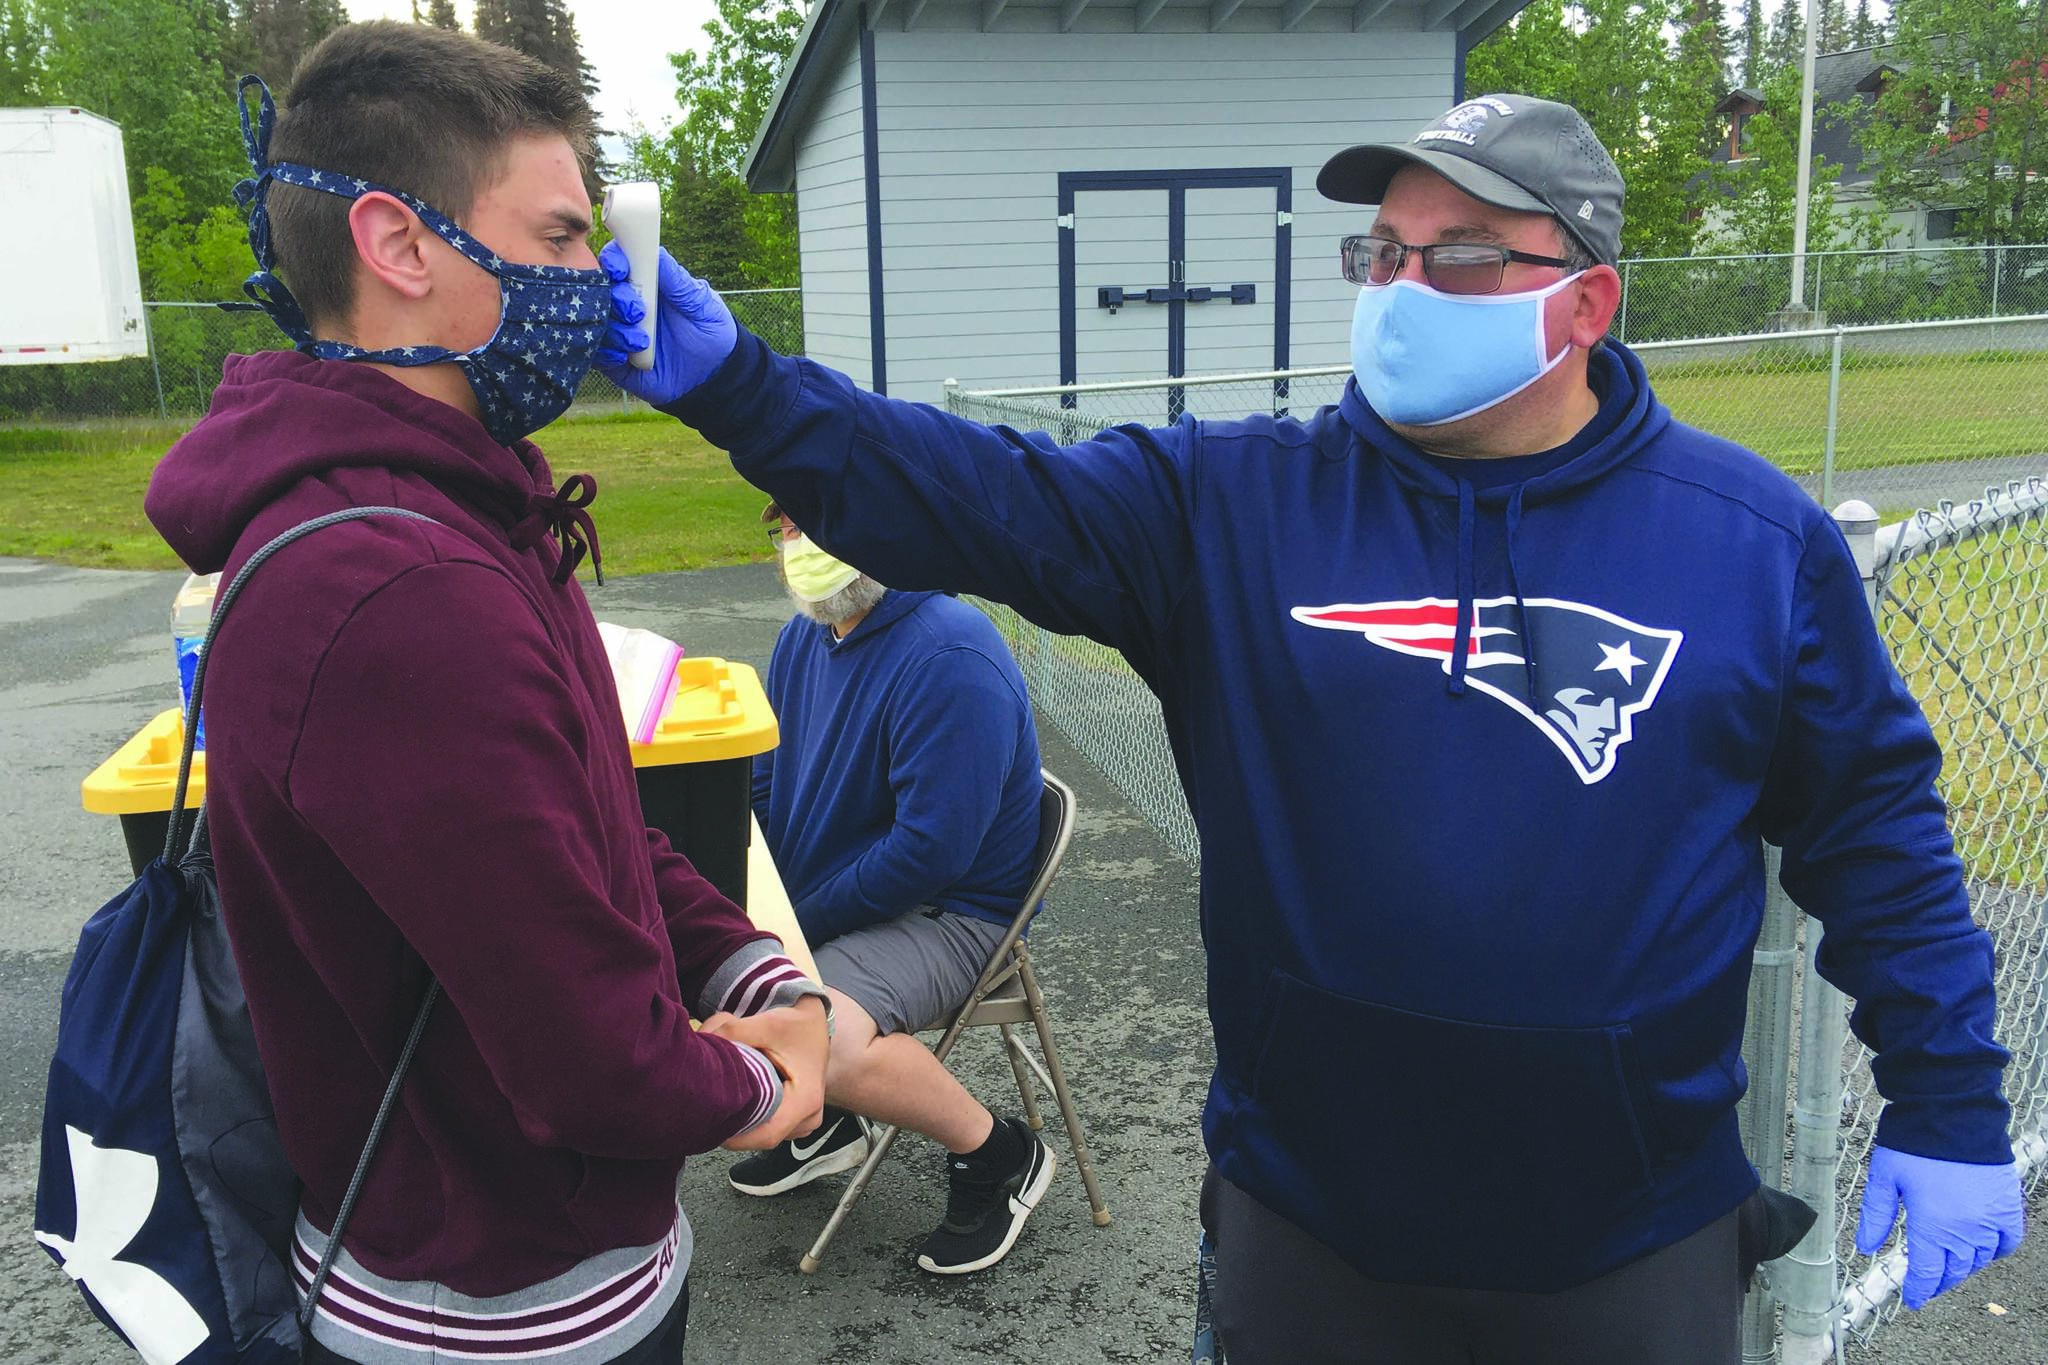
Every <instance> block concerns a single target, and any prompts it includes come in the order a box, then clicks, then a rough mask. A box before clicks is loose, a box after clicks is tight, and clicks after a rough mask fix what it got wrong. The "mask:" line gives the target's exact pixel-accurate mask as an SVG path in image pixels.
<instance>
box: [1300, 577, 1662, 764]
mask: <svg viewBox="0 0 2048 1365" xmlns="http://www.w3.org/2000/svg"><path fill="white" fill-rule="evenodd" d="M1524 605H1525V606H1527V608H1528V618H1527V619H1528V629H1529V634H1530V635H1531V636H1533V637H1534V640H1535V647H1536V662H1537V687H1538V689H1539V691H1540V693H1541V695H1540V696H1537V697H1533V698H1532V697H1531V696H1530V695H1529V670H1528V660H1527V658H1526V656H1525V654H1524V652H1523V649H1524V642H1523V638H1522V631H1521V629H1520V628H1519V626H1518V624H1517V613H1516V611H1515V599H1514V598H1512V597H1488V598H1481V599H1480V600H1478V601H1476V602H1474V603H1473V604H1472V607H1473V613H1472V614H1473V621H1472V634H1471V640H1470V642H1469V644H1468V646H1467V649H1466V655H1465V682H1466V685H1467V686H1470V687H1472V688H1475V689H1476V690H1478V691H1480V692H1484V693H1485V694H1486V695H1487V696H1489V697H1492V698H1494V699H1495V700H1496V701H1499V702H1501V703H1503V704H1504V705H1506V706H1507V707H1508V708H1509V709H1510V710H1512V711H1514V712H1515V714H1517V715H1519V716H1521V717H1522V718H1523V719H1524V720H1526V721H1528V722H1529V723H1530V724H1531V725H1534V726H1535V727H1536V729H1537V731H1538V732H1539V733H1541V734H1542V735H1543V737H1544V738H1545V739H1547V740H1549V741H1550V742H1551V743H1552V744H1554V745H1556V746H1557V751H1558V752H1559V753H1561V754H1563V755H1564V756H1565V759H1566V761H1568V762H1569V763H1570V764H1571V765H1572V770H1573V771H1574V772H1576V773H1577V774H1578V775H1579V780H1580V781H1581V782H1584V783H1586V784H1587V785H1588V786H1591V785H1592V784H1593V783H1595V782H1598V781H1599V780H1600V779H1601V778H1603V777H1605V776H1607V774H1609V773H1611V772H1613V771H1614V760H1615V755H1616V753H1617V752H1618V751H1619V750H1620V748H1621V746H1622V745H1624V744H1626V743H1628V742H1629V740H1630V739H1632V738H1633V737H1634V734H1635V724H1634V721H1635V717H1636V716H1637V715H1639V714H1640V713H1642V712H1644V711H1647V710H1649V709H1650V707H1651V706H1652V705H1653V704H1654V703H1655V702H1656V700H1657V693H1658V691H1659V689H1661V688H1662V687H1663V686H1664V679H1665V677H1666V676H1667V675H1668V674H1669V673H1670V672H1671V662H1672V660H1673V659H1675V658H1677V657H1678V647H1679V645H1681V644H1682V643H1684V640H1685V633H1684V632H1683V631H1677V630H1660V629H1658V628H1657V627H1655V626H1643V625H1638V624H1636V623H1635V622H1634V621H1630V620H1627V619H1625V618H1623V617H1620V616H1616V615H1615V614H1614V613H1613V612H1609V611H1602V610H1601V609H1600V608H1598V607H1589V606H1587V605H1586V604H1585V603H1583V602H1566V601H1562V600H1560V599H1558V598H1554V597H1531V598H1527V599H1525V602H1524ZM1292 615H1293V617H1294V619H1295V620H1297V621H1299V622H1301V623H1302V624H1303V625H1305V626H1319V627H1321V628H1323V629H1325V630H1351V631H1357V632H1358V633H1359V634H1361V635H1363V636H1364V637H1365V638H1366V640H1367V641H1368V642H1370V643H1372V644H1375V645H1378V646H1379V647H1380V648H1381V649H1390V650H1393V651H1394V652H1395V653H1397V654H1409V655H1413V656H1414V657H1416V658H1418V659H1429V660H1433V661H1434V662H1435V663H1436V664H1437V665H1438V667H1440V668H1441V669H1442V670H1443V671H1444V672H1445V673H1449V672H1450V671H1451V649H1452V644H1453V641H1454V639H1455V638H1456V634H1457V628H1458V604H1457V603H1456V602H1454V601H1451V600H1448V599H1446V598H1441V597H1421V598H1416V599H1414V600H1412V601H1407V602H1338V603H1334V604H1332V605H1330V606H1327V607H1296V608H1294V610H1293V612H1292Z"/></svg>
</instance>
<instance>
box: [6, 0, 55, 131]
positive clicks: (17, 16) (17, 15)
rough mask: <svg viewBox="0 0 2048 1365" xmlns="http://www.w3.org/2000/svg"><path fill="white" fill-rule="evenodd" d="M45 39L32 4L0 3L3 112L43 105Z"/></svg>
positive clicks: (29, 0) (25, 1) (21, 1)
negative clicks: (31, 105)
mask: <svg viewBox="0 0 2048 1365" xmlns="http://www.w3.org/2000/svg"><path fill="white" fill-rule="evenodd" d="M45 38H46V35H45V34H44V32H43V20H42V16H41V15H40V14H39V13H38V12H37V10H36V8H35V5H34V4H33V3H32V0H0V108H5V107H9V106H12V107H16V108H19V107H21V106H23V105H30V104H37V103H40V102H41V99H42V95H41V90H42V81H43V44H44V41H45Z"/></svg>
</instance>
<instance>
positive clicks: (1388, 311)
mask: <svg viewBox="0 0 2048 1365" xmlns="http://www.w3.org/2000/svg"><path fill="white" fill-rule="evenodd" d="M1577 278H1578V276H1576V275H1567V276H1565V278H1563V279H1561V280H1559V281H1558V282H1557V283H1556V284H1553V285H1549V286H1547V287H1546V288H1543V289H1535V290H1531V291H1530V292H1528V293H1526V294H1472V295H1461V294H1443V293H1439V292H1438V291H1436V290H1434V289H1431V288H1429V287H1428V286H1427V285H1423V284H1417V283H1416V282H1415V281H1413V280H1395V281H1394V282H1393V283H1392V284H1368V285H1364V286H1361V287H1360V289H1359V291H1358V306H1357V308H1356V310H1355V311H1354V312H1353V313H1352V315H1351V369H1352V372H1353V373H1354V374H1356V375H1357V376H1358V390H1359V392H1360V393H1362V394H1364V395H1365V401H1366V402H1368V403H1370V404H1372V410H1373V411H1374V412H1376V413H1378V414H1379V415H1380V416H1381V417H1382V418H1383V419H1385V420H1386V421H1389V422H1396V423H1399V424H1401V425H1402V426H1416V427H1432V426H1441V425H1442V424H1443V423H1445V422H1455V421H1458V420H1460V419H1461V418H1465V417H1470V416H1472V415H1473V414H1474V413H1480V412H1484V411H1486V410H1487V409H1488V408H1490V407H1493V406H1494V405H1496V404H1498V403H1502V402H1505V401H1506V400H1508V399H1510V398H1512V397H1514V396H1515V395H1516V394H1518V393H1520V392H1521V391H1522V390H1523V389H1526V388H1528V387H1529V386H1530V385H1531V384H1533V383H1535V382H1536V381H1537V380H1539V379H1541V378H1542V377H1543V376H1544V375H1546V374H1549V373H1550V372H1551V370H1553V369H1555V368H1556V367H1557V364H1558V362H1560V361H1562V360H1563V359H1564V358H1565V356H1566V355H1567V354H1569V353H1570V351H1571V343H1570V342H1566V343H1565V344H1564V346H1563V348H1562V349H1560V350H1559V351H1558V353H1557V354H1556V355H1546V354H1545V353H1544V345H1543V341H1544V337H1543V330H1544V329H1543V304H1544V301H1545V300H1546V299H1548V298H1549V297H1550V296H1551V295H1552V294H1555V293H1557V292H1558V291H1559V290H1560V289H1563V288H1564V287H1565V286H1566V285H1568V284H1570V283H1571V282H1572V281H1573V280H1575V279H1577Z"/></svg>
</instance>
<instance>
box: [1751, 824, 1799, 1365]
mask: <svg viewBox="0 0 2048 1365" xmlns="http://www.w3.org/2000/svg"><path fill="white" fill-rule="evenodd" d="M1782 862H1783V854H1781V853H1780V852H1779V851H1778V850H1777V849H1775V848H1773V847H1771V846H1770V845H1769V844H1766V845H1764V922H1763V929H1762V931H1761V932H1760V933H1759V934H1758V935H1757V940H1756V950H1755V951H1754V952H1753V953H1752V954H1751V955H1750V968H1749V1026H1748V1027H1747V1028H1746V1029H1744V1030H1743V1034H1742V1062H1743V1066H1744V1067H1745V1068H1746V1069H1747V1070H1748V1072H1749V1090H1748V1091H1747V1092H1746V1093H1745V1094H1744V1095H1743V1097H1742V1110H1741V1118H1742V1134H1743V1142H1744V1145H1745V1147H1746V1148H1747V1149H1748V1152H1749V1160H1750V1164H1751V1165H1753V1166H1755V1167H1756V1169H1757V1174H1758V1175H1759V1176H1760V1177H1761V1178H1762V1179H1763V1182H1764V1184H1766V1185H1770V1186H1773V1187H1776V1188H1778V1189H1783V1188H1784V1185H1785V1107H1786V1104H1787V1103H1788V1102H1789V1100H1790V1098H1791V1096H1790V1094H1789V1088H1790V1084H1791V1079H1790V1078H1791V1072H1792V988H1793V981H1794V979H1795V977H1796V975H1797V973H1796V970H1795V969H1796V967H1797V964H1798V961H1799V910H1798V907H1796V906H1794V905H1793V904H1792V898H1791V897H1790V896H1788V895H1786V894H1785V888H1784V887H1782V886H1780V885H1779V884H1778V869H1779V866H1780V864H1781V863H1782ZM1770 1273H1772V1272H1767V1273H1766V1282H1765V1284H1763V1285H1762V1286H1755V1287H1752V1288H1751V1289H1750V1290H1749V1292H1748V1294H1747V1296H1746V1297H1745V1299H1744V1300H1743V1306H1742V1361H1743V1365H1773V1362H1775V1361H1776V1360H1777V1358H1778V1312H1777V1303H1778V1300H1777V1295H1776V1294H1775V1293H1774V1292H1773V1286H1772V1284H1771V1283H1770V1281H1769V1278H1768V1276H1769V1274H1770Z"/></svg>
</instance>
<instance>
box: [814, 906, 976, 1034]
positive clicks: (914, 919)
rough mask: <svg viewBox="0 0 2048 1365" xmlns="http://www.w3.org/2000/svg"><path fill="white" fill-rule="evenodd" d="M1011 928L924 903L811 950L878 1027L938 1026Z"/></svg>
mask: <svg viewBox="0 0 2048 1365" xmlns="http://www.w3.org/2000/svg"><path fill="white" fill-rule="evenodd" d="M1008 929H1009V926H1008V925H1006V924H993V923H991V922H989V921H988V920H983V919H976V918H974V917H973V916H972V915H956V914H954V913H952V912H951V911H948V910H933V909H931V908H929V907H921V908H919V909H916V910H912V911H911V912H910V913H909V914H907V915H899V916H897V917H896V918H895V919H892V920H886V921H884V922H883V923H881V924H870V925H869V926H867V927H866V928H865V929H856V930H854V931H853V932H852V933H850V934H841V935H840V936H839V937H838V938H835V939H831V940H829V941H827V942H826V943H823V944H821V945H820V946H819V947H817V948H815V949H813V950H812V953H811V956H812V957H814V958H816V959H817V962H818V975H819V977H820V978H822V979H823V981H824V983H825V984H826V985H828V986H830V987H831V988H832V989H833V990H835V991H838V992H840V993H841V994H842V995H847V996H850V997H852V999H853V1002H854V1003H855V1004H857V1005H859V1006H860V1007H861V1008H862V1009H864V1010H866V1011H867V1012H868V1017H869V1018H871V1019H873V1020H874V1021H875V1029H876V1031H877V1032H879V1033H916V1032H918V1031H920V1030H922V1029H929V1028H938V1027H940V1026H941V1025H943V1024H944V1023H945V1022H946V1021H947V1020H948V1019H950V1018H951V1017H952V1015H953V1012H954V1011H955V1010H957V1009H959V1008H960V1006H961V1005H962V1004H963V1003H964V1002H965V1001H966V999H967V993H968V992H969V991H971V990H973V989H974V983H975V982H976V981H978V980H980V979H981V969H982V968H983V967H986V966H987V965H988V955H989V954H990V953H992V952H994V951H995V950H996V945H997V944H998V943H1001V942H1002V941H1003V935H1004V933H1006V932H1007V931H1008Z"/></svg>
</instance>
